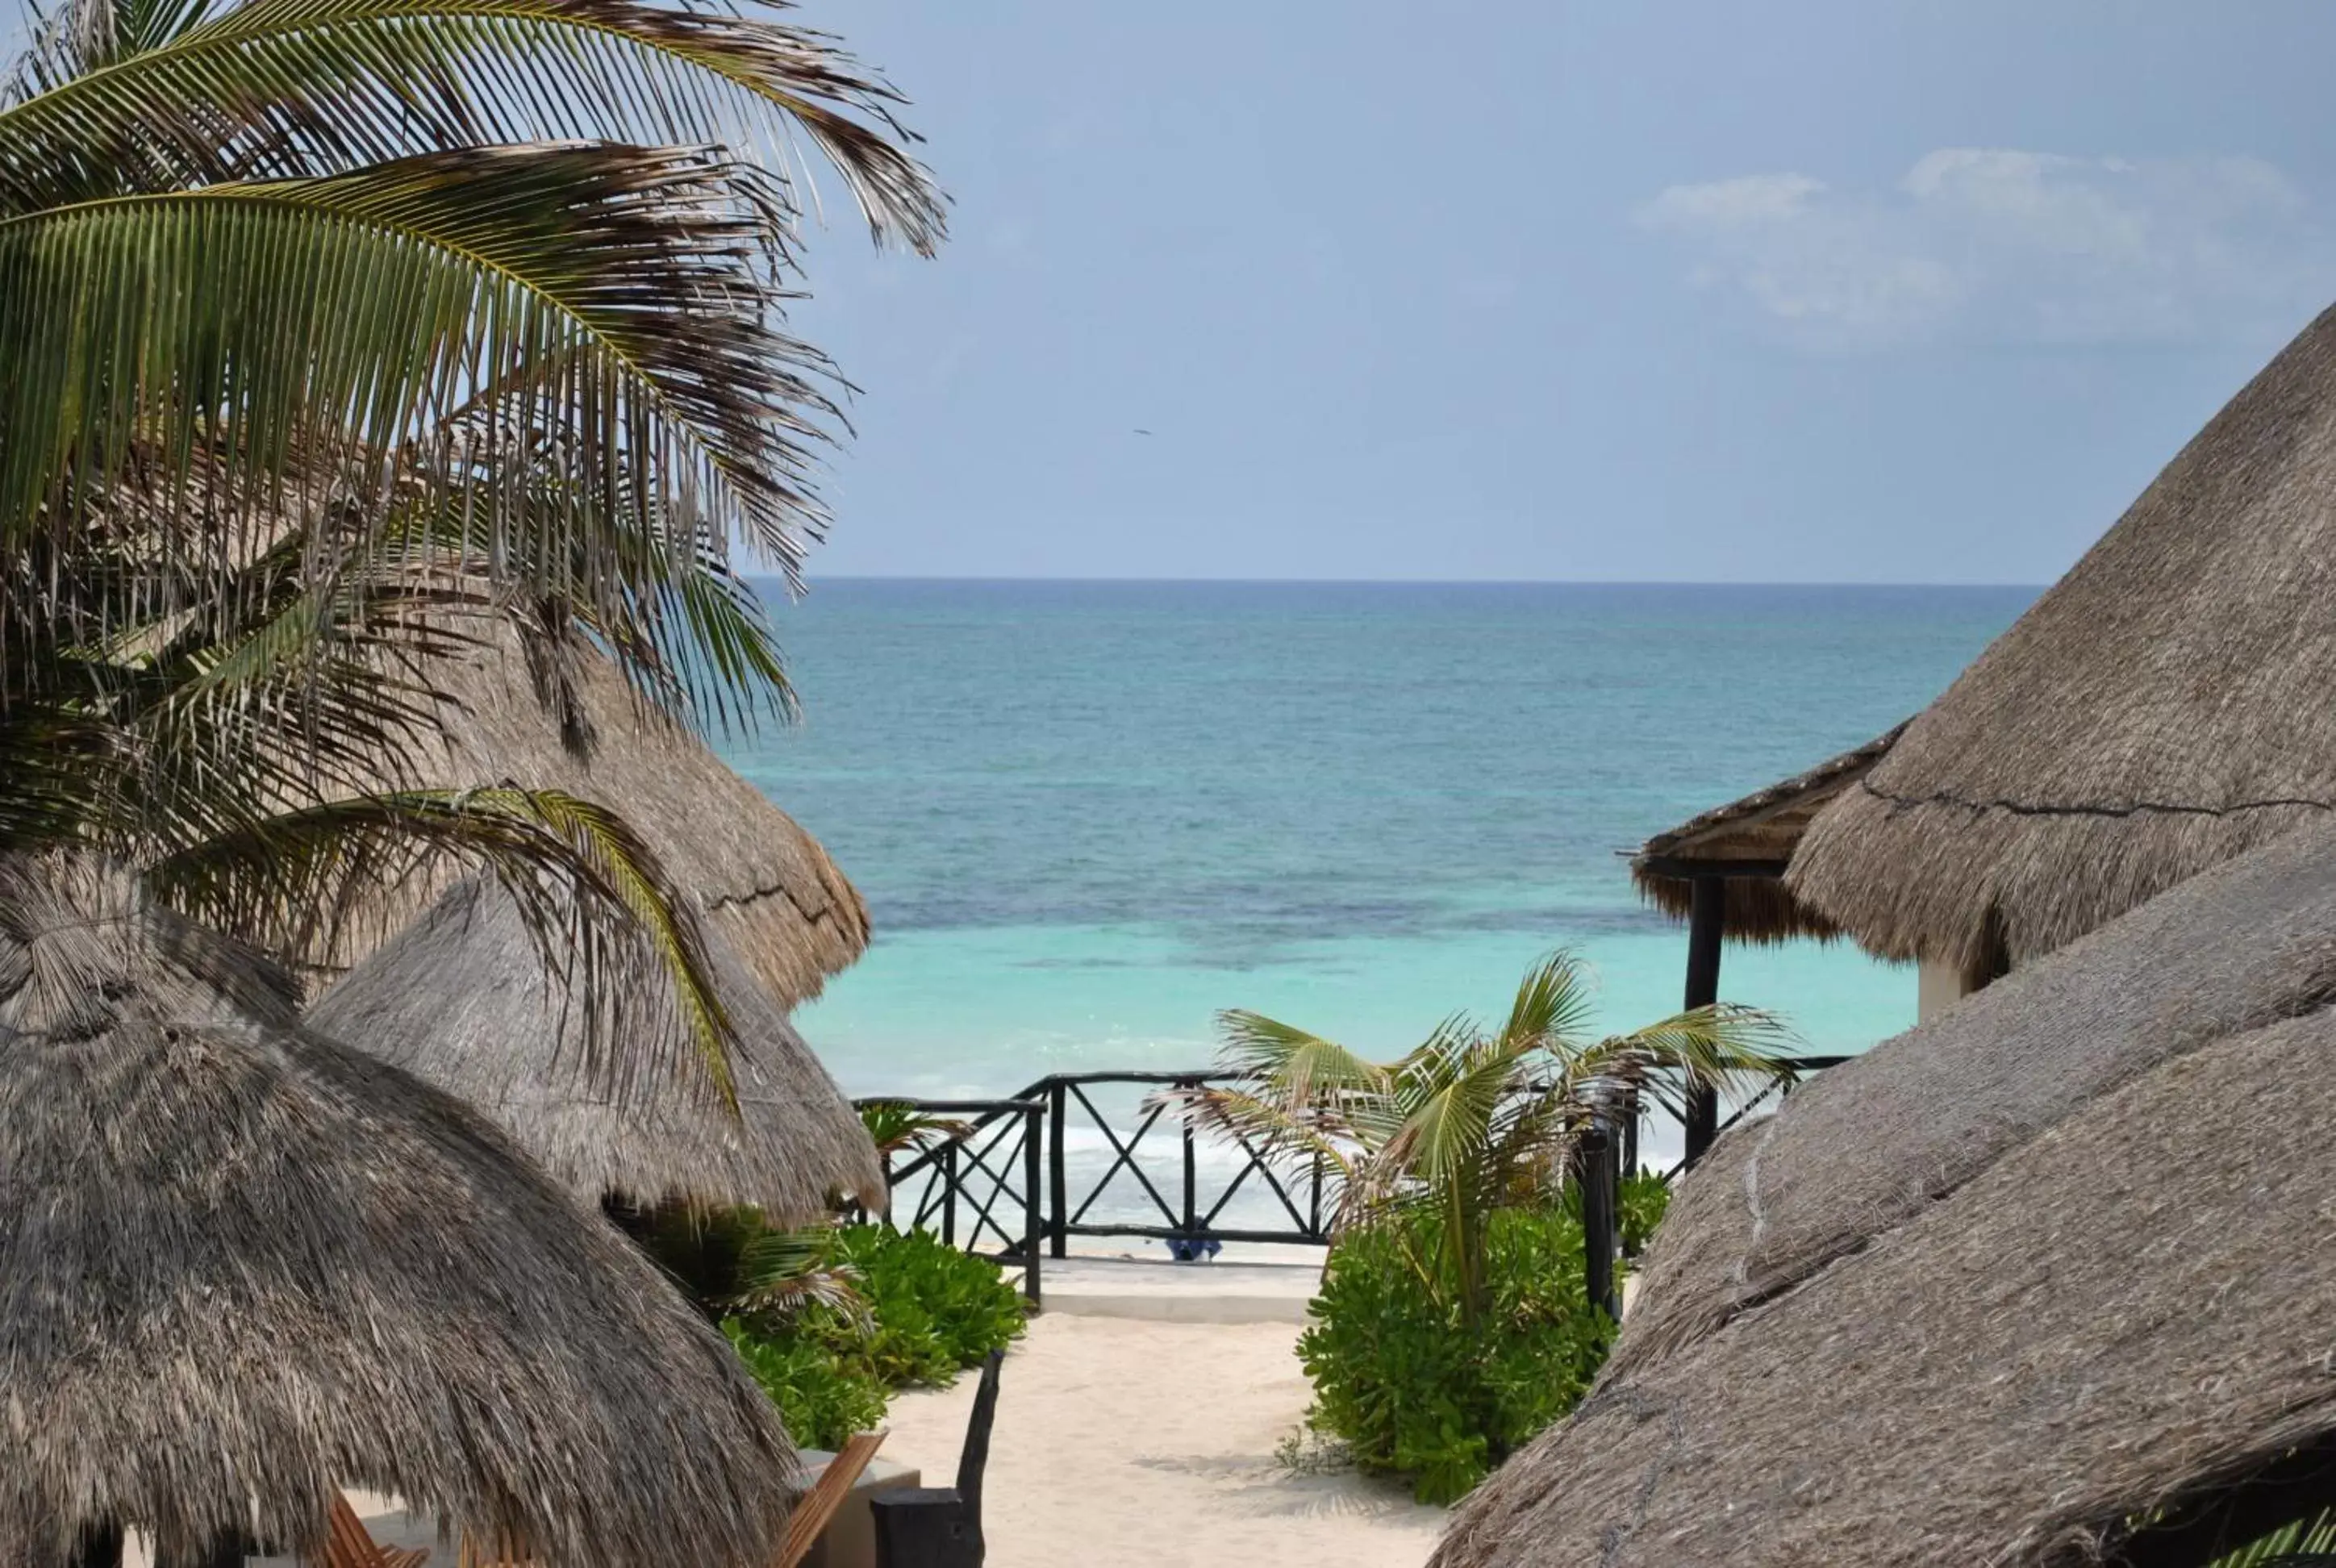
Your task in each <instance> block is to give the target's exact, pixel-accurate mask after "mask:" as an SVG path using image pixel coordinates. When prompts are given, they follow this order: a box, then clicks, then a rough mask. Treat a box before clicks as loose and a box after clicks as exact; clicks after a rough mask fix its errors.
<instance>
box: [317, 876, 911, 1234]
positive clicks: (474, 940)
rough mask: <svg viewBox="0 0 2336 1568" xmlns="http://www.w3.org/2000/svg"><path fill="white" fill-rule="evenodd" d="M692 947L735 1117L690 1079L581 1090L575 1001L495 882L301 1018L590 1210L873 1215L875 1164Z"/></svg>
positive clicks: (722, 956) (743, 995) (821, 1075)
mask: <svg viewBox="0 0 2336 1568" xmlns="http://www.w3.org/2000/svg"><path fill="white" fill-rule="evenodd" d="M707 940H708V943H709V945H710V946H711V947H712V948H713V949H714V956H715V979H716V984H717V985H718V986H719V988H720V990H721V994H722V996H723V998H724V999H725V1003H726V1005H727V1006H728V1008H729V1010H730V1013H731V1021H732V1023H733V1024H734V1025H735V1026H736V1029H737V1035H738V1045H737V1048H736V1049H735V1050H734V1051H733V1052H732V1054H731V1066H732V1072H733V1076H734V1080H735V1087H736V1100H737V1109H736V1112H735V1115H733V1114H732V1112H731V1111H730V1110H729V1109H728V1108H727V1107H725V1106H724V1105H721V1104H719V1102H718V1101H716V1100H715V1098H714V1096H713V1095H712V1093H711V1091H710V1090H709V1089H703V1088H698V1089H695V1091H694V1092H693V1086H692V1085H691V1084H689V1083H687V1082H676V1083H664V1084H651V1085H647V1086H636V1087H635V1088H634V1089H633V1090H632V1091H631V1092H630V1093H629V1094H628V1093H627V1092H625V1091H623V1090H620V1089H618V1088H616V1087H613V1086H607V1085H596V1084H595V1083H593V1082H592V1081H591V1078H590V1076H589V1075H588V1074H587V1073H586V1072H585V1071H584V1070H583V1066H584V1057H585V1047H584V1044H583V1042H582V1040H581V1038H580V1037H581V1036H582V1035H583V1033H584V1028H585V1022H586V1020H585V1018H583V1015H582V1003H581V1002H580V1001H579V1000H578V999H577V998H571V997H570V996H569V995H568V994H567V993H566V990H565V988H563V987H562V986H561V985H560V981H559V979H557V978H555V977H553V976H550V975H549V974H547V973H546V972H545V969H544V966H543V961H542V958H541V956H540V953H539V951H538V949H537V947H536V944H535V941H534V940H533V939H532V938H531V937H530V935H529V933H528V930H527V929H526V926H525V924H524V922H523V920H522V918H521V913H520V910H519V907H518V906H517V905H516V904H515V903H514V902H513V901H511V897H510V896H509V895H508V894H507V893H505V892H504V891H502V890H501V888H500V887H499V886H496V885H495V884H493V883H492V882H482V881H464V882H462V883H459V884H457V885H456V886H455V887H454V888H453V890H451V891H449V892H448V893H447V894H446V895H445V896H444V897H443V898H442V899H441V900H440V901H438V903H437V904H435V905H434V906H433V907H432V908H431V909H430V910H429V911H427V912H426V913H424V914H423V917H422V918H421V919H420V920H416V921H415V922H414V924H413V925H412V926H411V927H409V928H408V929H407V930H404V931H403V932H401V933H400V934H399V935H398V936H396V937H395V938H394V939H393V940H391V941H390V943H389V945H388V946H386V947H384V948H383V949H382V950H380V951H379V952H377V953H375V954H374V955H373V957H371V958H370V959H366V960H365V962H364V963H363V964H361V965H359V966H358V967H357V968H356V969H355V970H354V971H352V972H351V973H350V974H349V975H348V976H347V978H346V979H343V980H341V981H340V982H339V984H337V985H336V986H335V987H334V988H333V989H331V990H330V991H328V992H326V994H325V996H324V997H323V998H322V999H320V1000H319V1001H318V1002H317V1003H316V1005H315V1006H314V1007H313V1008H311V1009H310V1010H309V1013H308V1020H309V1023H310V1024H311V1025H312V1026H313V1027H316V1028H317V1029H319V1030H321V1031H323V1032H324V1033H326V1034H329V1035H333V1036H335V1037H338V1038H341V1039H346V1040H357V1041H363V1042H364V1043H365V1048H366V1049H368V1050H370V1051H372V1052H374V1053H375V1055H377V1056H379V1057H382V1058H383V1059H384V1060H385V1061H389V1062H392V1063H394V1064H395V1065H397V1066H401V1067H404V1068H405V1069H406V1070H407V1071H409V1072H412V1073H413V1074H414V1076H417V1077H420V1078H422V1079H423V1080H425V1081H426V1082H429V1083H432V1084H435V1085H436V1086H439V1087H440V1088H443V1089H444V1090H446V1091H447V1092H449V1093H450V1094H453V1095H456V1096H460V1097H461V1098H462V1099H463V1100H465V1101H467V1102H468V1103H469V1104H471V1105H475V1106H477V1107H478V1108H479V1109H481V1110H482V1111H484V1112H485V1113H486V1114H487V1115H489V1116H491V1117H492V1118H493V1119H494V1120H495V1121H496V1122H497V1123H498V1124H500V1125H501V1127H502V1129H503V1130H504V1132H505V1133H506V1134H508V1135H510V1137H511V1140H512V1141H513V1142H514V1143H516V1144H519V1145H520V1146H521V1148H523V1149H525V1150H526V1151H527V1152H528V1153H529V1154H531V1155H533V1156H534V1157H535V1159H536V1160H537V1161H538V1162H539V1163H540V1164H542V1165H543V1167H544V1168H545V1169H546V1170H548V1171H549V1172H550V1174H552V1175H553V1176H554V1177H555V1178H556V1179H558V1180H559V1181H560V1182H561V1183H565V1184H566V1185H567V1186H568V1187H569V1188H570V1189H571V1190H573V1191H574V1192H576V1193H579V1194H580V1195H582V1196H584V1197H586V1198H588V1199H598V1198H599V1197H600V1196H601V1195H602V1194H604V1193H623V1194H626V1195H627V1196H628V1197H630V1198H633V1199H635V1200H637V1201H639V1202H641V1203H655V1202H657V1201H658V1200H661V1199H666V1198H700V1199H706V1200H708V1201H715V1202H723V1203H759V1204H761V1205H763V1206H764V1208H765V1209H768V1210H770V1211H772V1212H773V1213H776V1214H778V1215H781V1216H783V1217H789V1218H793V1217H801V1216H806V1215H811V1214H815V1213H822V1212H824V1211H825V1209H826V1207H827V1200H828V1194H829V1193H831V1191H836V1190H841V1191H842V1192H843V1193H849V1194H852V1195H853V1196H855V1197H857V1198H859V1199H861V1201H862V1202H864V1203H867V1204H868V1206H870V1207H871V1208H873V1207H880V1206H881V1203H882V1202H883V1196H884V1169H883V1164H882V1162H881V1160H880V1159H879V1158H878V1156H877V1154H876V1148H875V1145H874V1144H872V1143H871V1142H870V1141H869V1138H868V1135H867V1132H866V1131H865V1130H864V1129H863V1128H862V1127H861V1123H860V1118H859V1117H858V1115H855V1114H854V1113H853V1111H852V1107H851V1105H848V1104H847V1103H845V1101H844V1098H843V1096H842V1094H841V1093H840V1092H839V1091H838V1090H837V1089H836V1086H835V1085H834V1083H833V1081H832V1079H830V1078H829V1076H828V1075H827V1070H826V1068H824V1067H822V1066H821V1065H820V1061H819V1058H818V1057H815V1056H813V1054H812V1052H811V1048H810V1047H807V1046H805V1045H804V1044H803V1040H802V1038H801V1037H799V1036H797V1035H796V1033H795V1032H794V1030H793V1028H792V1027H789V1026H788V1024H787V1020H786V1019H785V1018H784V1017H783V1016H782V1015H781V1014H780V1012H779V1010H778V1008H776V1007H774V1006H773V1005H772V1003H771V1001H770V1000H769V998H767V997H766V996H765V995H764V991H763V989H762V988H761V987H759V986H757V985H755V984H754V981H753V980H752V979H750V978H748V977H747V976H746V974H745V970H744V966H743V965H741V964H740V962H739V961H738V959H736V957H735V955H733V954H732V953H731V951H730V950H729V948H728V945H727V943H726V942H725V940H724V939H723V937H721V936H720V935H718V934H715V933H711V932H709V933H708V938H707ZM645 1089H647V1090H655V1091H657V1092H654V1093H648V1092H644V1090H645Z"/></svg>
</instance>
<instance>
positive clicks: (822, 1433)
mask: <svg viewBox="0 0 2336 1568" xmlns="http://www.w3.org/2000/svg"><path fill="white" fill-rule="evenodd" d="M612 1217H614V1218H616V1219H617V1220H618V1222H620V1223H623V1224H624V1225H625V1226H626V1228H627V1230H628V1231H629V1232H631V1233H632V1234H633V1236H634V1237H635V1239H636V1240H637V1241H638V1242H639V1243H640V1244H641V1245H642V1247H644V1248H645V1249H647V1251H648V1252H649V1254H650V1255H651V1256H652V1257H654V1258H656V1259H657V1261H658V1262H659V1263H661V1264H663V1265H664V1266H665V1268H666V1271H667V1272H668V1273H669V1274H671V1275H672V1276H673V1278H674V1280H675V1281H676V1283H677V1284H678V1285H679V1286H680V1287H681V1288H682V1290H684V1291H685V1292H686V1294H688V1295H689V1297H690V1298H691V1299H692V1300H695V1301H696V1303H697V1306H698V1308H699V1310H702V1311H704V1312H705V1313H706V1315H707V1316H708V1317H710V1318H718V1319H720V1320H721V1322H722V1329H723V1332H725V1334H727V1335H728V1336H729V1337H730V1342H731V1344H733V1345H734V1346H735V1347H737V1350H738V1354H739V1356H740V1358H741V1359H743V1360H745V1363H746V1366H747V1368H748V1370H750V1371H751V1372H753V1374H754V1379H755V1381H757V1382H759V1383H760V1384H762V1386H763V1387H764V1388H765V1389H767V1390H768V1391H769V1392H770V1395H771V1398H773V1399H774V1400H776V1401H777V1402H778V1405H779V1408H780V1410H781V1411H782V1413H783V1414H784V1417H785V1419H786V1423H787V1430H788V1431H789V1432H790V1433H791V1434H793V1437H795V1439H796V1441H798V1442H802V1443H808V1444H811V1445H812V1446H815V1447H822V1448H832V1447H834V1446H836V1444H837V1443H838V1442H840V1441H841V1440H842V1438H844V1437H850V1436H851V1435H852V1433H854V1432H860V1431H865V1430H867V1429H868V1428H869V1427H873V1426H875V1425H876V1424H877V1423H878V1422H880V1421H881V1420H882V1418H883V1416H884V1407H885V1402H886V1400H887V1399H888V1398H890V1397H891V1391H892V1390H893V1389H896V1388H911V1387H924V1388H946V1387H948V1386H949V1384H950V1383H952V1382H954V1381H956V1380H957V1375H958V1373H959V1371H960V1370H961V1369H963V1368H968V1367H976V1366H979V1365H980V1364H981V1362H982V1360H983V1359H985V1358H986V1357H988V1354H989V1353H990V1352H991V1351H992V1350H996V1349H1003V1348H1004V1347H1005V1346H1006V1345H1007V1342H1008V1341H1010V1340H1012V1339H1015V1338H1017V1336H1019V1335H1020V1334H1021V1332H1022V1329H1023V1324H1024V1316H1023V1310H1022V1298H1021V1296H1020V1294H1019V1293H1018V1292H1017V1291H1016V1290H1015V1289H1014V1287H1012V1286H1011V1285H1008V1284H1007V1282H1006V1280H1005V1277H1004V1275H1003V1274H1002V1273H1001V1271H999V1269H998V1265H997V1264H996V1263H993V1262H991V1261H989V1260H988V1259H987V1258H977V1257H974V1256H972V1255H971V1254H969V1253H966V1252H960V1251H956V1250H955V1249H953V1248H949V1247H944V1246H942V1245H941V1244H940V1242H938V1241H936V1240H934V1239H933V1237H931V1236H930V1235H929V1234H927V1233H926V1232H921V1231H911V1232H906V1233H903V1232H896V1231H892V1230H889V1229H887V1228H885V1227H884V1226H881V1225H852V1226H849V1227H845V1228H842V1229H838V1230H834V1231H827V1232H788V1233H784V1234H783V1233H781V1232H765V1231H764V1226H763V1222H762V1219H761V1217H760V1215H759V1214H758V1213H756V1212H755V1211H754V1210H752V1209H682V1208H678V1207H673V1208H667V1209H665V1210H661V1211H658V1212H657V1213H651V1214H634V1213H617V1214H615V1215H614V1216H612ZM774 1244H775V1245H774ZM773 1261H776V1262H777V1267H778V1271H779V1272H778V1273H777V1274H776V1275H765V1274H764V1273H761V1272H758V1263H759V1264H760V1265H762V1266H764V1267H765V1268H767V1267H768V1265H769V1264H770V1263H772V1262H773ZM813 1281H818V1282H820V1283H821V1285H822V1289H820V1290H808V1289H794V1290H790V1289H789V1287H790V1286H791V1285H792V1286H796V1287H803V1286H807V1285H809V1284H810V1283H812V1282H813Z"/></svg>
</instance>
